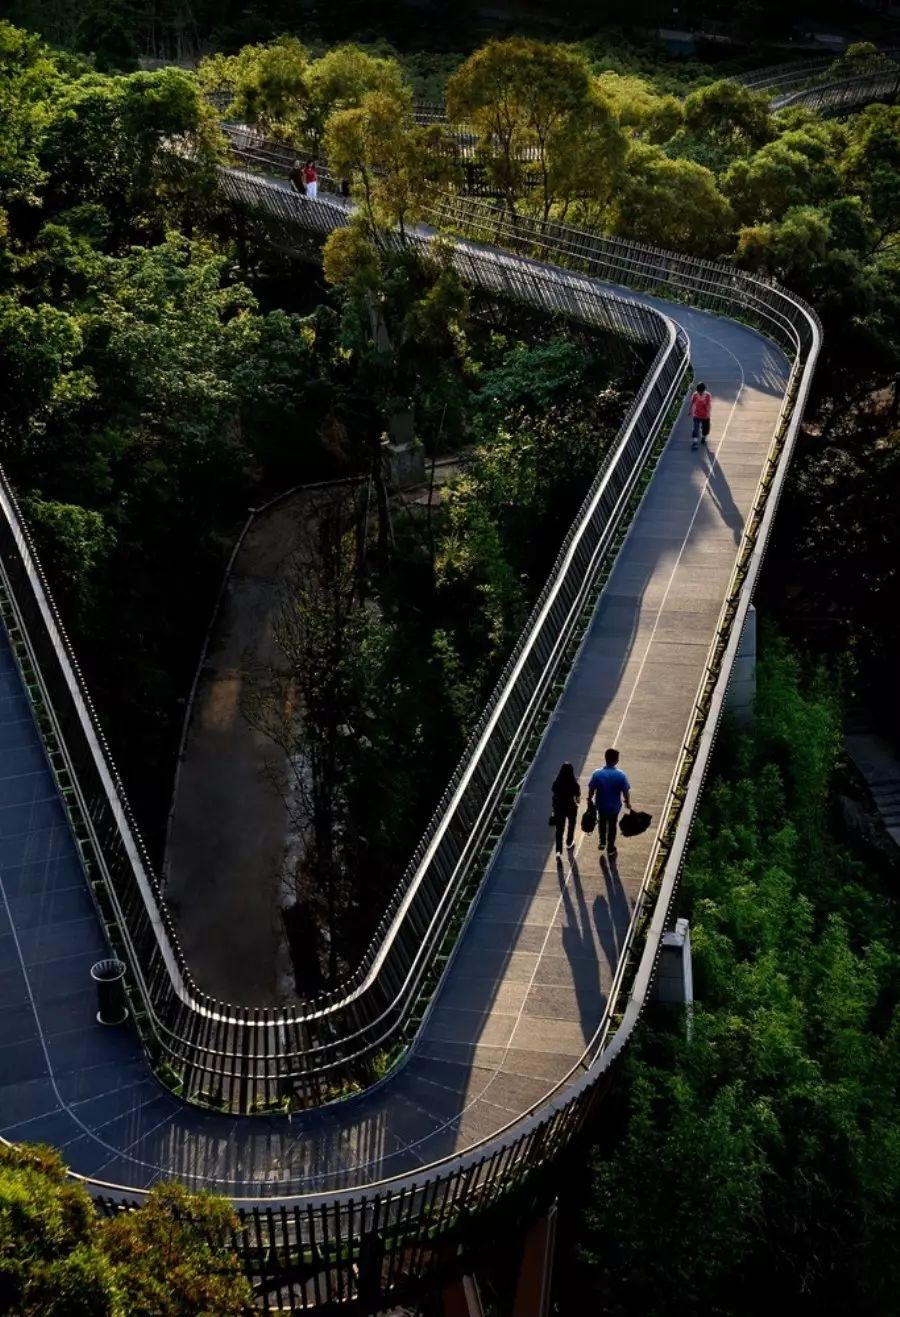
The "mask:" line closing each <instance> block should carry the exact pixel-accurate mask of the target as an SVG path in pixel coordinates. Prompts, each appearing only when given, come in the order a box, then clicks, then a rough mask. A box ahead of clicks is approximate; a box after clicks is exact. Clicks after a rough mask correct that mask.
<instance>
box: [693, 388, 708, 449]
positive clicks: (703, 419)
mask: <svg viewBox="0 0 900 1317" xmlns="http://www.w3.org/2000/svg"><path fill="white" fill-rule="evenodd" d="M711 414H712V394H711V393H710V391H709V389H708V388H707V387H706V385H705V384H704V383H703V381H702V380H701V381H700V383H699V384H698V385H697V387H696V389H695V390H694V392H693V393H692V394H691V421H692V422H693V428H692V431H691V448H692V449H696V447H697V440H698V439H699V440H700V442H701V443H702V444H703V445H704V447H705V445H706V441H707V439H708V438H709V426H710V416H711Z"/></svg>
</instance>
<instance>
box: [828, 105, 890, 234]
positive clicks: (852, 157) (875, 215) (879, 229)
mask: <svg viewBox="0 0 900 1317" xmlns="http://www.w3.org/2000/svg"><path fill="white" fill-rule="evenodd" d="M848 136H849V142H848V146H847V150H846V152H845V154H844V157H843V160H842V161H841V170H842V174H843V178H844V182H845V186H847V187H848V189H849V190H850V191H852V192H853V193H854V194H856V195H857V196H859V198H860V200H861V201H862V203H863V205H864V206H865V207H866V209H867V211H868V214H869V218H870V219H871V222H872V224H873V225H874V226H875V229H876V233H877V244H876V245H877V246H878V247H887V246H889V245H891V244H893V243H895V241H896V237H897V234H898V232H900V108H898V107H897V106H887V105H870V106H867V107H866V109H865V110H863V111H862V113H860V114H858V115H855V116H854V118H853V119H852V120H851V123H850V126H849V134H848Z"/></svg>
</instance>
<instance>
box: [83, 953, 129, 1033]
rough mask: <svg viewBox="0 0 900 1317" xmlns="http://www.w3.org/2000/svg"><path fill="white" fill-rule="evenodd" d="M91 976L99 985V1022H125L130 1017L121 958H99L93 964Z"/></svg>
mask: <svg viewBox="0 0 900 1317" xmlns="http://www.w3.org/2000/svg"><path fill="white" fill-rule="evenodd" d="M91 978H92V979H93V980H94V982H95V983H96V985H97V1006H98V1007H99V1010H98V1011H97V1022H98V1024H123V1023H124V1021H125V1020H127V1019H128V1007H127V1006H126V1005H125V966H124V965H123V964H122V962H121V960H98V961H97V963H96V965H92V966H91Z"/></svg>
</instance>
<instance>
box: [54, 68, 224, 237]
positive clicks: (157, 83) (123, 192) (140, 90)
mask: <svg viewBox="0 0 900 1317" xmlns="http://www.w3.org/2000/svg"><path fill="white" fill-rule="evenodd" d="M219 142H220V138H219V132H218V128H217V127H216V125H215V121H214V116H213V112H212V110H211V108H210V107H208V106H207V105H206V104H205V102H204V101H203V100H202V98H201V96H200V92H199V89H198V87H197V84H196V82H195V81H194V79H193V78H191V77H190V75H188V74H186V73H184V72H182V71H181V70H180V69H162V70H160V71H159V72H158V73H134V74H131V75H130V76H127V77H103V76H101V75H99V74H85V75H84V76H82V77H79V78H77V79H76V80H74V81H73V82H71V83H69V84H64V86H63V87H62V89H61V91H60V95H59V97H58V99H57V101H56V103H55V106H54V114H53V117H52V119H51V121H50V123H49V124H48V125H47V127H46V130H45V133H44V137H43V142H42V149H41V156H40V158H41V163H42V165H43V166H44V168H45V170H46V172H47V175H48V192H49V198H48V200H49V201H50V204H51V206H53V207H58V208H61V209H65V208H68V207H70V206H75V205H83V204H84V203H86V202H94V203H96V204H98V205H99V206H101V207H103V209H104V210H105V212H106V213H107V215H108V216H109V218H110V222H111V224H112V227H113V241H114V242H121V241H122V240H124V239H125V238H126V237H127V236H129V235H131V234H139V233H141V232H143V233H145V234H146V233H147V231H148V230H150V231H152V230H153V229H154V228H156V229H157V230H158V229H159V228H160V227H161V226H163V225H165V223H166V222H167V220H171V217H172V216H173V214H175V213H180V211H181V210H182V209H183V207H184V206H185V204H186V203H188V202H193V203H195V204H197V203H199V202H200V201H201V200H202V199H203V198H204V197H205V196H206V195H207V194H208V193H209V192H210V191H211V189H212V186H213V181H214V173H213V170H214V166H215V163H216V160H217V157H218V152H219ZM173 147H177V148H178V149H177V150H173V149H172V148H173Z"/></svg>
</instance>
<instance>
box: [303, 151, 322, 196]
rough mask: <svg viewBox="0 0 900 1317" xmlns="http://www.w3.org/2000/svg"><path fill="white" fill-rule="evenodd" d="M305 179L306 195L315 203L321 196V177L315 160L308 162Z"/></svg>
mask: <svg viewBox="0 0 900 1317" xmlns="http://www.w3.org/2000/svg"><path fill="white" fill-rule="evenodd" d="M303 177H304V179H305V181H306V195H307V197H309V199H310V201H315V199H316V197H317V196H318V194H319V175H318V174H317V173H316V162H315V160H307V162H306V167H305V169H304V170H303Z"/></svg>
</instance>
